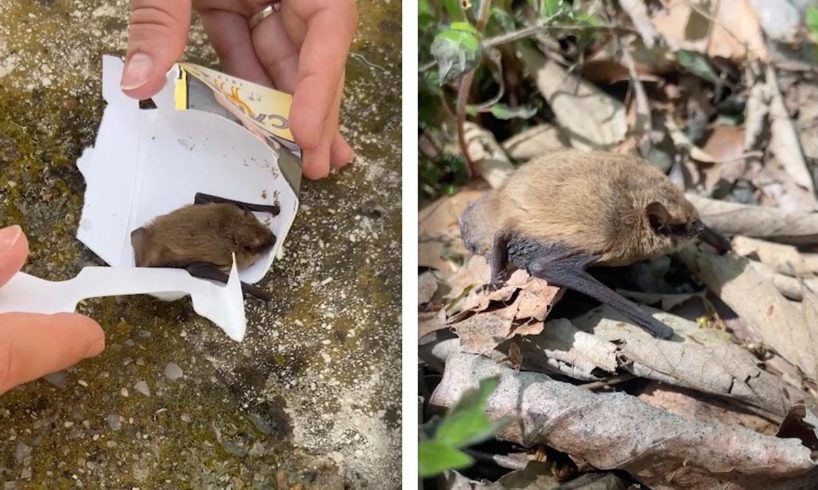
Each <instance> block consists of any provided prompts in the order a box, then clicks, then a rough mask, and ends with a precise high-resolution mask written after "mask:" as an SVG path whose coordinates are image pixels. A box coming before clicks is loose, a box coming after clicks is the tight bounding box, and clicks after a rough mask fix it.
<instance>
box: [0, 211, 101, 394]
mask: <svg viewBox="0 0 818 490" xmlns="http://www.w3.org/2000/svg"><path fill="white" fill-rule="evenodd" d="M27 255H28V239H26V236H25V235H24V234H23V231H22V230H21V229H20V227H19V226H9V227H7V228H2V229H0V287H2V286H3V285H4V284H6V283H7V282H8V281H9V280H11V278H12V277H13V276H14V275H15V274H16V273H17V271H19V270H20V268H21V267H22V266H23V263H25V261H26V256H27ZM104 348H105V335H104V334H103V332H102V328H100V326H99V325H98V324H97V322H95V321H94V320H91V319H90V318H87V317H84V316H82V315H77V314H76V313H59V314H56V315H41V314H33V313H3V314H0V395H2V394H3V393H5V392H6V391H8V390H10V389H12V388H14V387H15V386H17V385H19V384H22V383H26V382H28V381H31V380H34V379H37V378H39V377H40V376H43V375H46V374H48V373H53V372H55V371H59V370H61V369H65V368H67V367H69V366H72V365H74V364H76V363H78V362H79V361H81V360H83V359H85V358H88V357H93V356H96V355H97V354H99V353H100V352H102V349H104Z"/></svg>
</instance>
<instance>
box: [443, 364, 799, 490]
mask: <svg viewBox="0 0 818 490" xmlns="http://www.w3.org/2000/svg"><path fill="white" fill-rule="evenodd" d="M498 375H499V376H500V385H499V386H498V388H497V390H496V391H495V392H494V393H493V394H492V396H491V397H489V399H488V402H487V403H486V407H485V409H486V412H487V414H488V415H489V417H490V418H491V419H500V418H502V417H506V416H514V417H516V418H517V421H518V422H517V423H515V424H512V425H510V426H508V427H507V428H505V429H504V430H503V431H501V432H500V434H499V437H500V438H501V439H505V440H509V441H513V442H515V443H517V444H522V445H525V446H531V445H534V444H546V445H548V446H551V447H553V448H555V449H557V450H559V451H562V452H565V453H568V454H570V455H572V456H573V457H576V458H580V459H582V460H585V461H587V462H588V463H590V464H591V465H592V466H594V467H595V468H599V469H615V468H619V469H623V470H625V471H627V472H629V473H630V474H631V475H633V476H634V477H635V478H637V479H638V480H639V481H641V482H642V483H644V484H646V485H649V486H651V487H653V488H681V487H680V486H679V480H678V479H677V478H682V481H684V480H692V479H695V480H697V481H700V482H701V481H706V482H709V483H710V484H711V488H712V487H717V486H718V484H719V483H721V484H722V485H725V484H727V483H731V482H738V483H739V484H742V483H744V484H746V483H749V482H754V483H755V482H760V483H762V484H767V485H768V486H767V487H766V488H771V487H772V484H774V483H776V482H777V481H781V480H783V479H786V478H792V477H798V476H800V475H803V474H804V473H806V472H808V471H810V470H812V469H813V468H815V462H814V461H813V460H812V458H811V455H810V450H809V449H808V448H807V447H805V446H803V445H802V444H801V442H800V441H799V440H797V439H778V438H775V437H769V436H764V435H761V434H757V433H755V432H752V431H749V430H746V429H742V428H737V427H728V426H725V425H720V424H719V425H715V424H703V423H701V422H698V421H690V420H685V419H683V418H681V417H677V416H675V415H671V414H668V413H667V412H665V411H662V410H659V409H656V408H654V407H651V406H649V405H647V404H645V403H643V402H640V401H639V400H638V399H636V398H635V397H633V396H630V395H627V394H625V393H603V394H596V393H593V392H591V391H588V390H586V389H584V388H581V387H577V386H574V385H572V384H570V383H563V382H559V381H556V380H553V379H551V378H549V377H548V376H546V375H544V374H540V373H530V372H517V371H514V370H513V369H511V368H508V367H505V366H502V365H498V364H497V363H495V362H494V361H492V360H491V359H486V358H484V357H481V356H477V355H472V354H465V353H459V354H454V355H452V356H451V357H449V359H448V360H447V362H446V369H445V372H444V374H443V379H442V380H441V382H440V384H439V385H438V387H437V388H436V389H435V391H434V393H433V394H432V397H431V400H430V404H431V405H432V406H434V407H439V408H441V409H442V408H445V407H450V406H452V405H454V404H455V403H456V402H457V400H459V399H460V396H461V395H462V393H463V392H465V391H466V390H468V389H470V388H473V387H475V386H477V384H478V382H479V380H481V379H484V378H487V377H492V376H498ZM589 434H593V437H589ZM810 477H811V478H814V475H810ZM671 482H673V483H671ZM699 485H701V483H699ZM725 486H726V485H725ZM698 488H707V487H704V486H699V487H698ZM729 488H742V487H740V486H731V487H729ZM753 488H764V487H755V486H754V487H753Z"/></svg>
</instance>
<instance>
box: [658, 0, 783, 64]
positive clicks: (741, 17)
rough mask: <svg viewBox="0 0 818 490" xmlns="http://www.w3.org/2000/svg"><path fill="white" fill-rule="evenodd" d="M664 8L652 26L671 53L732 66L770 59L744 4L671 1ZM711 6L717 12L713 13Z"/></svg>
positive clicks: (736, 1) (738, 1)
mask: <svg viewBox="0 0 818 490" xmlns="http://www.w3.org/2000/svg"><path fill="white" fill-rule="evenodd" d="M666 5H667V11H665V12H661V13H659V14H657V15H654V17H653V26H654V27H655V28H656V30H657V31H659V33H661V34H662V36H664V38H665V41H667V43H668V45H669V46H671V47H672V48H673V49H674V50H676V49H688V50H693V51H698V52H699V53H703V54H706V55H707V56H710V57H717V56H719V57H722V58H728V59H731V60H733V61H735V62H741V61H744V60H745V59H746V58H751V59H758V60H761V61H766V60H767V59H768V58H769V56H768V54H767V48H766V44H765V42H764V37H763V36H762V34H761V26H760V25H759V23H758V19H757V18H756V15H755V12H754V11H753V9H752V7H751V6H750V5H749V4H748V3H747V0H729V1H719V2H710V1H703V0H698V1H697V0H670V1H668V2H666ZM714 6H716V7H717V8H718V11H715V12H713V9H714Z"/></svg>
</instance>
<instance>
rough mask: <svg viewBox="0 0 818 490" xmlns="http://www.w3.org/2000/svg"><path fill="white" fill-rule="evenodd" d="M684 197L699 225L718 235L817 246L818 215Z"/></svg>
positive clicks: (696, 197) (689, 196)
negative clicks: (694, 213)
mask: <svg viewBox="0 0 818 490" xmlns="http://www.w3.org/2000/svg"><path fill="white" fill-rule="evenodd" d="M685 197H687V199H688V200H689V201H690V202H692V203H693V204H694V205H695V206H696V209H698V210H699V214H700V215H701V219H702V221H704V222H705V223H707V225H708V226H710V227H712V228H713V229H715V230H716V231H718V232H720V233H722V234H725V235H729V236H733V235H744V236H750V237H756V238H766V239H768V240H774V241H776V242H783V243H791V244H793V245H806V244H813V243H818V213H807V212H798V213H786V212H784V211H781V210H780V209H776V208H770V207H762V206H750V205H746V204H738V203H733V202H726V201H719V200H716V199H708V198H705V197H700V196H697V195H695V194H692V193H687V194H685Z"/></svg>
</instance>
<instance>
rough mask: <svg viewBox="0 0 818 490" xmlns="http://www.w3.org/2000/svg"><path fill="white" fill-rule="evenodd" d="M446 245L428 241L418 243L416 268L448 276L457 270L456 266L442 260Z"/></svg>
mask: <svg viewBox="0 0 818 490" xmlns="http://www.w3.org/2000/svg"><path fill="white" fill-rule="evenodd" d="M445 252H446V244H445V243H444V242H438V241H429V242H420V243H418V266H419V267H430V268H432V269H437V270H438V271H440V272H442V273H443V276H444V277H445V276H448V275H450V274H451V273H453V272H454V271H456V270H457V266H456V265H455V264H453V263H452V262H451V261H449V260H446V259H445V258H444V255H445Z"/></svg>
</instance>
